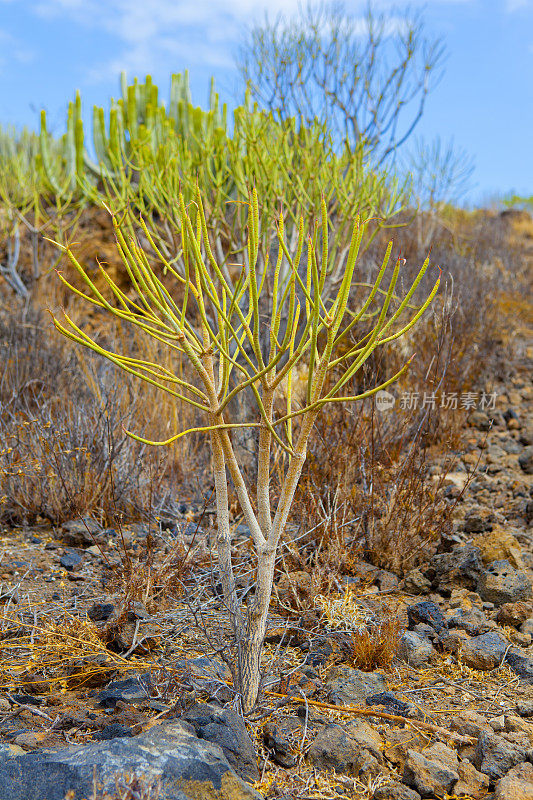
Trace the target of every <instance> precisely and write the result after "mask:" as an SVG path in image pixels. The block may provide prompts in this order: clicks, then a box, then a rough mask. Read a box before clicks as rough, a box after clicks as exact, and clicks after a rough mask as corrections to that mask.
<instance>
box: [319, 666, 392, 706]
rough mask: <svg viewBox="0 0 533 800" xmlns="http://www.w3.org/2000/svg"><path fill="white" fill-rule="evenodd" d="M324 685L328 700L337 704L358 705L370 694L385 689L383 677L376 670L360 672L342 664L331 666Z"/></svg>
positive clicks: (378, 692)
mask: <svg viewBox="0 0 533 800" xmlns="http://www.w3.org/2000/svg"><path fill="white" fill-rule="evenodd" d="M325 686H326V690H327V693H328V697H329V699H330V701H331V702H332V703H335V705H338V706H352V705H359V704H360V703H364V702H365V700H366V698H367V697H370V695H373V694H380V693H381V692H385V691H386V690H387V684H386V683H385V678H384V677H383V675H380V674H379V673H378V672H362V671H361V670H360V669H352V667H346V666H344V665H341V666H338V667H333V669H332V670H331V671H330V673H329V675H328V677H327V679H326V682H325Z"/></svg>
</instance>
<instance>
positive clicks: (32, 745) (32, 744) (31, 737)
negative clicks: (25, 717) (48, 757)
mask: <svg viewBox="0 0 533 800" xmlns="http://www.w3.org/2000/svg"><path fill="white" fill-rule="evenodd" d="M45 738H46V733H43V732H42V731H23V732H22V733H19V734H18V735H17V736H15V738H14V739H13V743H14V744H16V745H18V747H22V748H23V749H24V750H38V749H39V748H40V747H43V743H44V740H45Z"/></svg>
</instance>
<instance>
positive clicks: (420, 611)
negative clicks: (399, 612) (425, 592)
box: [407, 601, 448, 634]
mask: <svg viewBox="0 0 533 800" xmlns="http://www.w3.org/2000/svg"><path fill="white" fill-rule="evenodd" d="M407 618H408V620H409V628H410V629H411V630H412V629H413V628H414V626H415V625H417V624H418V623H419V622H423V623H424V624H426V625H431V627H432V628H433V629H434V630H435V631H436V633H438V634H441V633H442V632H443V631H444V630H446V628H447V627H448V625H447V623H446V620H445V619H444V616H443V614H442V611H441V610H440V608H439V607H438V605H437V604H436V603H431V602H429V601H425V602H422V603H414V604H413V605H412V606H408V607H407Z"/></svg>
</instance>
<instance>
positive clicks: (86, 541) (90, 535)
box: [61, 517, 102, 547]
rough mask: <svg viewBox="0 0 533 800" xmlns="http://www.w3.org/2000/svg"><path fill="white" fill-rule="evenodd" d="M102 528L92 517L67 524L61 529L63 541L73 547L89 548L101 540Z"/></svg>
mask: <svg viewBox="0 0 533 800" xmlns="http://www.w3.org/2000/svg"><path fill="white" fill-rule="evenodd" d="M101 533H102V527H101V526H100V525H99V524H98V523H97V522H95V520H94V519H91V518H90V517H79V518H78V519H73V520H70V521H69V522H65V523H64V525H63V526H62V528H61V540H62V541H63V542H65V544H68V545H71V546H72V547H89V546H90V545H93V544H94V543H95V540H98V539H99V534H101Z"/></svg>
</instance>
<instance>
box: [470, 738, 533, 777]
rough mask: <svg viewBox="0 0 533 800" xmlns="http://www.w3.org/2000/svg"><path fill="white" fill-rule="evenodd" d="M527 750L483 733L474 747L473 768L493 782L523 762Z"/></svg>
mask: <svg viewBox="0 0 533 800" xmlns="http://www.w3.org/2000/svg"><path fill="white" fill-rule="evenodd" d="M526 755H527V749H526V748H524V747H520V746H518V745H517V744H515V743H514V742H509V741H508V740H507V739H504V738H503V737H502V736H497V735H496V734H495V733H492V734H491V733H485V732H483V733H482V734H481V735H480V737H479V739H478V741H477V745H476V750H475V753H474V766H475V767H476V768H477V769H478V770H479V771H480V772H484V773H485V775H488V776H489V778H490V779H491V780H493V781H495V780H497V779H498V778H502V777H503V776H504V775H505V774H506V773H507V772H509V770H510V769H511V768H512V767H514V766H516V764H520V763H521V762H522V761H524V760H525V758H526Z"/></svg>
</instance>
